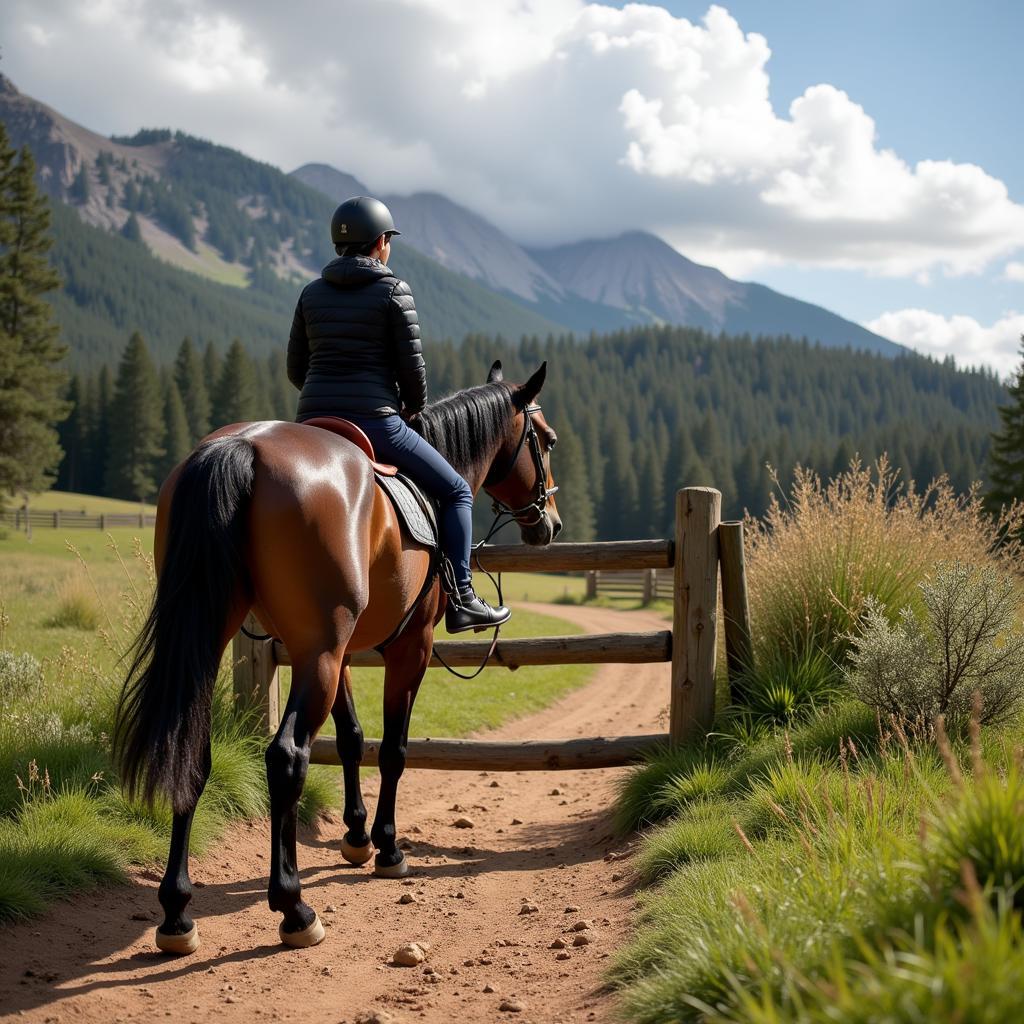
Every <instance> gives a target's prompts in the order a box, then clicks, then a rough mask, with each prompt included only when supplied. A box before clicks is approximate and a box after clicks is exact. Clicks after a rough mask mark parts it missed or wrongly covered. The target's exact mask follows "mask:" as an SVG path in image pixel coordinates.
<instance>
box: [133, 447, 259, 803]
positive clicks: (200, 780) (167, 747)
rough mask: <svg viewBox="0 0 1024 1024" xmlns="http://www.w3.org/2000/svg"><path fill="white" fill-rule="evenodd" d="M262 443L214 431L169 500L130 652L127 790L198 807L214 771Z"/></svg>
mask: <svg viewBox="0 0 1024 1024" xmlns="http://www.w3.org/2000/svg"><path fill="white" fill-rule="evenodd" d="M253 461H254V452H253V447H252V444H251V443H250V442H249V441H248V440H246V439H245V438H244V437H240V436H238V435H233V436H230V437H222V438H216V439H215V440H212V441H207V442H206V443H205V444H202V445H200V447H199V448H197V449H196V450H195V451H194V452H193V453H192V454H191V455H190V456H189V458H188V460H187V461H186V462H185V466H184V468H183V470H182V473H181V475H180V476H179V477H178V481H177V486H176V488H175V492H174V498H173V500H172V502H171V513H170V525H169V530H168V536H167V547H166V550H165V555H164V558H163V563H162V566H161V571H160V576H159V580H158V582H157V586H156V595H155V597H154V599H153V606H152V608H151V610H150V612H149V617H148V618H147V619H146V624H145V625H144V626H143V627H142V631H141V633H140V634H139V636H138V638H137V639H136V641H135V644H134V645H133V647H132V649H131V651H130V652H129V654H130V657H131V659H132V661H131V667H130V668H129V670H128V673H127V676H126V677H125V683H124V689H123V690H122V692H121V699H120V702H119V704H118V709H117V717H116V720H115V726H114V751H115V757H116V760H117V764H118V766H119V768H120V772H121V779H122V783H123V785H124V787H125V789H126V790H127V792H128V794H129V796H132V797H134V796H135V795H137V794H138V795H141V796H142V797H143V799H145V800H146V801H147V802H152V800H153V797H154V796H155V794H156V793H158V792H160V793H163V794H164V795H165V796H167V797H168V798H169V799H170V801H171V804H172V805H173V807H174V810H175V812H176V813H179V814H180V813H185V812H187V811H189V810H190V809H191V808H193V807H195V804H196V802H197V801H198V799H199V795H200V793H201V792H202V789H203V785H204V783H205V779H206V756H207V753H206V752H207V747H208V744H209V740H210V719H211V714H212V702H213V689H214V685H215V683H216V681H217V672H218V669H219V667H220V658H221V655H222V653H223V643H224V631H225V629H226V627H227V617H228V614H229V608H230V607H231V606H232V604H236V605H237V600H238V590H239V587H240V586H241V587H244V588H245V590H247V591H248V590H250V589H251V583H250V581H249V578H248V573H247V571H246V568H245V564H244V558H243V545H244V537H245V524H246V520H247V518H248V517H247V512H248V508H249V500H250V498H251V496H252V484H253Z"/></svg>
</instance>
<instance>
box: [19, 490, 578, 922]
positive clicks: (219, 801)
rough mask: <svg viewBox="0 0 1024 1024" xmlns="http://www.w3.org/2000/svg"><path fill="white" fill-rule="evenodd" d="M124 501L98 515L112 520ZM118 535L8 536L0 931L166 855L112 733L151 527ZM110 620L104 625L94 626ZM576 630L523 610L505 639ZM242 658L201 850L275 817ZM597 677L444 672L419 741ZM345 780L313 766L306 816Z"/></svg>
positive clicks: (425, 704)
mask: <svg viewBox="0 0 1024 1024" xmlns="http://www.w3.org/2000/svg"><path fill="white" fill-rule="evenodd" d="M50 497H51V500H53V502H54V505H53V507H60V508H68V507H72V508H73V507H81V506H80V504H79V503H77V502H74V503H73V502H72V500H71V499H72V498H77V497H78V496H67V495H65V496H56V497H55V496H52V495H51V496H50ZM111 504H112V503H103V505H100V506H98V507H106V508H107V510H108V511H113V510H114V509H113V508H111V507H110V506H111ZM96 507H97V506H96V505H94V506H93V509H95V508H96ZM133 508H134V506H133ZM112 534H113V540H114V543H113V544H112V543H111V539H110V538H108V537H107V536H106V535H105V534H101V533H100V532H99V531H98V530H96V531H93V530H67V531H63V530H42V529H37V530H35V531H34V535H33V537H32V538H31V539H29V538H28V537H26V536H25V535H24V534H17V533H14V532H13V531H8V533H7V535H6V536H3V537H2V538H0V922H3V921H9V920H15V919H19V918H23V917H26V916H31V915H33V914H36V913H39V912H40V911H42V910H43V909H45V907H46V906H48V905H49V904H51V903H52V902H53V901H54V900H56V899H60V898H63V897H65V896H68V895H70V894H72V893H74V892H78V891H82V890H84V889H87V888H90V887H92V886H95V885H100V884H103V883H104V882H107V881H110V880H113V879H120V878H123V877H124V875H125V871H126V870H127V868H128V867H129V865H131V864H135V863H141V862H149V861H155V860H160V859H162V857H163V856H164V855H165V853H166V849H167V842H168V837H169V830H170V822H171V815H170V812H169V809H168V808H167V807H166V806H164V805H162V804H158V805H157V806H155V807H152V808H149V807H144V806H142V805H140V804H137V803H130V802H129V801H127V800H126V799H125V798H124V796H123V795H122V794H121V792H120V789H119V786H118V781H117V776H116V772H115V770H114V767H113V765H112V763H111V758H110V750H109V741H108V738H107V737H108V736H109V733H110V731H111V721H112V717H113V704H114V698H115V695H116V693H117V692H118V690H119V687H120V680H121V672H122V671H123V669H122V667H121V666H120V664H119V660H118V659H119V653H120V651H122V650H123V649H124V648H125V647H126V646H127V643H128V641H129V640H130V639H131V638H132V636H133V635H134V632H135V630H136V628H137V624H138V622H139V621H140V617H141V615H142V614H143V613H144V611H145V610H146V609H147V607H148V601H149V594H150V591H151V587H152V568H151V546H152V531H151V530H147V531H142V532H141V533H140V531H139V530H137V529H119V530H116V531H112ZM136 537H138V539H137V540H136ZM66 541H69V542H70V544H71V545H73V546H74V548H75V549H76V551H72V550H70V549H69V547H68V543H67V542H66ZM513 579H515V578H514V577H513ZM582 584H583V581H582V579H578V580H573V579H570V578H557V579H556V578H552V577H547V576H543V575H540V574H536V575H529V576H526V577H519V578H518V579H517V581H516V583H515V584H514V586H513V590H515V589H516V587H522V588H523V589H522V590H521V591H520V593H519V596H518V597H517V599H526V598H529V599H531V600H545V601H550V600H552V599H553V598H554V597H555V596H557V594H558V593H560V592H562V591H564V589H565V588H566V587H567V586H569V587H575V586H577V585H578V586H579V589H580V591H581V592H582ZM97 611H98V614H99V622H98V624H97V623H96V622H95V621H94V619H93V618H91V616H90V613H95V612H97ZM578 631H579V630H578V629H577V628H576V627H574V626H572V625H570V624H568V623H566V622H563V621H562V620H559V619H554V618H551V617H549V616H543V615H536V614H533V613H530V612H527V611H525V610H523V609H521V608H520V609H517V611H516V614H515V616H514V619H513V623H512V624H511V625H510V627H509V628H508V629H506V631H505V635H507V636H535V635H540V634H548V633H554V634H565V633H575V632H578ZM12 651H13V652H22V651H28V652H31V653H32V655H34V657H35V659H37V660H36V661H33V660H32V659H24V658H19V657H14V656H12V655H11V654H9V653H7V652H12ZM229 661H230V655H228V656H227V657H226V659H225V666H224V668H225V672H224V673H223V678H222V680H221V682H220V683H219V685H218V690H217V700H216V701H215V709H214V721H213V769H212V774H211V777H210V780H209V783H208V784H207V788H206V791H205V793H204V795H203V798H202V800H201V801H200V803H199V807H198V809H197V812H196V818H195V823H194V826H193V844H192V845H193V849H194V851H195V852H196V853H202V851H203V850H206V849H209V848H210V847H211V845H212V844H214V843H215V842H216V841H217V838H218V836H219V835H220V834H221V833H222V832H223V830H224V828H225V826H226V825H227V824H229V823H230V822H231V821H234V820H238V819H248V818H258V817H262V816H265V815H266V813H267V794H266V781H265V768H264V762H263V751H264V749H265V747H266V743H267V738H266V736H265V735H263V734H261V733H260V732H259V731H257V730H255V729H254V727H253V722H252V720H251V718H249V717H248V716H247V715H246V714H244V713H243V712H241V711H240V710H239V709H237V708H236V707H235V706H234V703H233V700H232V696H231V691H230V679H229V673H228V672H227V671H226V669H227V668H228V662H229ZM284 672H287V670H284ZM591 672H592V668H591V667H590V666H567V667H564V668H557V669H550V668H522V669H520V670H519V671H517V672H514V673H511V672H507V671H506V670H502V669H496V670H489V671H488V672H486V673H484V674H483V675H481V676H480V677H478V678H477V679H476V680H473V681H472V682H463V681H460V680H457V679H454V678H453V677H450V676H448V675H447V674H446V673H442V672H440V671H438V670H431V671H430V672H429V673H428V675H427V678H426V679H425V680H424V684H423V687H422V689H421V691H420V697H419V699H418V701H417V705H416V712H415V714H414V717H413V723H412V731H413V733H414V734H415V735H434V736H439V735H448V736H460V735H465V734H467V733H469V732H473V731H475V730H478V729H484V728H489V727H491V726H495V725H498V724H500V723H502V722H504V721H507V720H508V719H509V718H513V717H516V716H519V715H525V714H529V713H531V712H533V711H536V710H538V709H540V708H542V707H544V706H546V705H547V704H550V703H551V702H552V701H554V700H556V699H557V698H558V697H560V696H561V695H563V694H565V693H567V692H568V691H569V690H571V689H573V688H574V687H577V686H579V685H581V684H583V683H584V682H585V681H586V680H587V679H588V678H589V676H590V673H591ZM382 679H383V673H382V672H381V671H372V670H359V671H357V672H356V682H355V691H356V699H357V705H358V707H359V711H360V715H361V717H362V719H363V722H364V727H365V729H366V732H367V734H368V735H370V734H378V735H379V732H380V715H381V711H380V708H381V687H382ZM332 729H333V723H332V722H330V721H329V722H328V729H327V731H331V730H332ZM339 778H340V777H339V772H338V770H337V769H335V768H329V767H323V766H313V767H312V768H311V770H310V772H309V775H308V776H307V779H306V785H305V789H304V792H303V799H302V803H301V804H300V817H301V818H302V819H303V820H304V821H310V820H312V819H313V818H314V817H315V816H316V815H317V814H318V813H319V811H320V810H322V809H323V808H325V807H327V806H333V805H335V804H336V803H337V801H338V798H339V792H338V791H339Z"/></svg>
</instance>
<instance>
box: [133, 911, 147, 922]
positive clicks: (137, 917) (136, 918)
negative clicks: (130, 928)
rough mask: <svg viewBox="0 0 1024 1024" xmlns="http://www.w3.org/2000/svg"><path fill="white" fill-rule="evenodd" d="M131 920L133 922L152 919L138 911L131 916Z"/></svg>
mask: <svg viewBox="0 0 1024 1024" xmlns="http://www.w3.org/2000/svg"><path fill="white" fill-rule="evenodd" d="M132 920H133V921H151V920H152V918H151V917H150V915H149V914H146V913H142V912H141V911H140V912H138V913H135V914H132Z"/></svg>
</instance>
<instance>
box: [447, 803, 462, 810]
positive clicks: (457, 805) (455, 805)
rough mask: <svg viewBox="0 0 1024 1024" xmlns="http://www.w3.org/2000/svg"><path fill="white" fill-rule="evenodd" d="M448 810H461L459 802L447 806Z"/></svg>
mask: <svg viewBox="0 0 1024 1024" xmlns="http://www.w3.org/2000/svg"><path fill="white" fill-rule="evenodd" d="M448 810H449V811H461V810H462V805H461V804H452V805H451V807H449V808H448Z"/></svg>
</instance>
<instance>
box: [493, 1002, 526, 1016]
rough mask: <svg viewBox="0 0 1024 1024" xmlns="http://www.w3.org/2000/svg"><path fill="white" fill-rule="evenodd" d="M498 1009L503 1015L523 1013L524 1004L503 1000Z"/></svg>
mask: <svg viewBox="0 0 1024 1024" xmlns="http://www.w3.org/2000/svg"><path fill="white" fill-rule="evenodd" d="M498 1009H499V1010H501V1011H502V1013H522V1012H523V1004H522V1003H519V1002H516V1000H515V999H502V1001H501V1003H499V1005H498Z"/></svg>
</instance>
